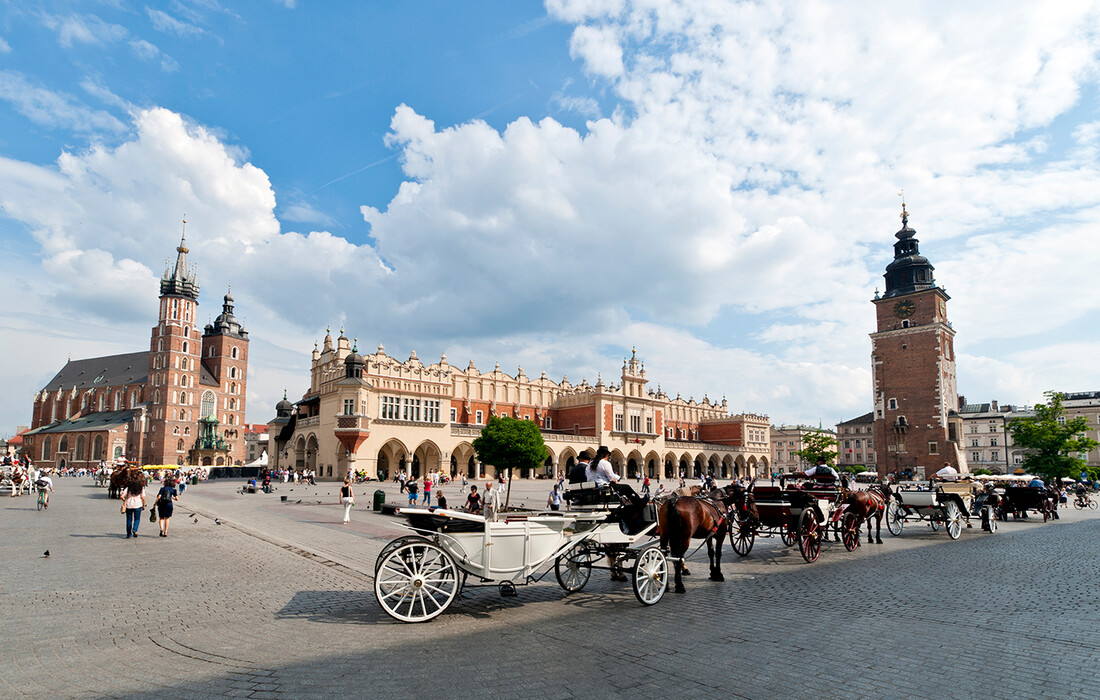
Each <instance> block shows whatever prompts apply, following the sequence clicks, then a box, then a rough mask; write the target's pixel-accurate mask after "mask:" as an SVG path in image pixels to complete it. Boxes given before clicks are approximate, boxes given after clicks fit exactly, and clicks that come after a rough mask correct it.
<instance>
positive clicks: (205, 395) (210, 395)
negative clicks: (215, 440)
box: [199, 389, 216, 418]
mask: <svg viewBox="0 0 1100 700" xmlns="http://www.w3.org/2000/svg"><path fill="white" fill-rule="evenodd" d="M215 401H216V399H215V398H214V392H212V391H210V390H209V389H207V390H206V391H204V392H202V405H201V406H200V408H199V413H200V414H202V415H201V416H200V418H206V417H207V416H209V415H212V414H213V413H214V402H215Z"/></svg>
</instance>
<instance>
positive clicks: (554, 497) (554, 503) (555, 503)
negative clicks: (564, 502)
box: [546, 484, 561, 510]
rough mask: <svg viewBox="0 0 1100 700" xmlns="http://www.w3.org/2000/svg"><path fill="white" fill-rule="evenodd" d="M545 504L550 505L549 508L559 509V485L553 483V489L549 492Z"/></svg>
mask: <svg viewBox="0 0 1100 700" xmlns="http://www.w3.org/2000/svg"><path fill="white" fill-rule="evenodd" d="M546 505H548V506H550V510H561V487H559V486H558V485H557V484H554V490H552V491H551V492H550V496H549V498H547V499H546Z"/></svg>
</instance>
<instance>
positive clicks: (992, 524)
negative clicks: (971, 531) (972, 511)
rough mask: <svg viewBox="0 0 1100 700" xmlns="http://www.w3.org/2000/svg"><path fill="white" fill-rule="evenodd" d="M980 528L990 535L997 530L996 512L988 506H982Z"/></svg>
mask: <svg viewBox="0 0 1100 700" xmlns="http://www.w3.org/2000/svg"><path fill="white" fill-rule="evenodd" d="M982 529H983V530H985V531H987V532H988V533H989V534H991V535H992V534H993V533H995V532H997V514H996V513H995V512H994V511H993V509H992V508H990V507H989V506H986V507H985V508H982Z"/></svg>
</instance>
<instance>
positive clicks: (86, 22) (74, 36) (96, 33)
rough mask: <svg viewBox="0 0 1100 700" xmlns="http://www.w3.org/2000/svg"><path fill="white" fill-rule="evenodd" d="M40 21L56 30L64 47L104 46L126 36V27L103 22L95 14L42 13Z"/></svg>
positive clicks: (59, 41)
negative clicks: (62, 15) (66, 15)
mask: <svg viewBox="0 0 1100 700" xmlns="http://www.w3.org/2000/svg"><path fill="white" fill-rule="evenodd" d="M42 23H43V24H45V25H46V27H48V28H49V29H53V30H55V31H56V32H57V40H58V43H60V44H61V45H62V46H63V47H65V48H72V46H73V45H74V44H91V45H95V46H106V45H107V44H113V43H115V42H116V41H120V40H122V39H125V38H126V35H127V34H128V33H129V32H128V30H127V29H126V27H123V26H121V25H118V24H111V23H109V22H104V21H103V20H102V19H100V18H99V17H97V16H95V15H69V16H68V17H58V16H56V15H42Z"/></svg>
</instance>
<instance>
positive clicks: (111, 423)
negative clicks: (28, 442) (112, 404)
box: [35, 409, 134, 434]
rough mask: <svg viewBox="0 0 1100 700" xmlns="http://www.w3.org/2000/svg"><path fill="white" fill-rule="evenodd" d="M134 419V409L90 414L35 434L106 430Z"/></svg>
mask: <svg viewBox="0 0 1100 700" xmlns="http://www.w3.org/2000/svg"><path fill="white" fill-rule="evenodd" d="M133 419H134V410H133V409H126V410H124V411H101V412H98V413H89V414H88V415H86V416H80V417H79V418H70V419H69V420H63V421H60V422H58V423H54V424H52V425H47V426H44V427H42V428H39V429H38V430H36V431H35V432H36V433H38V434H43V433H72V432H76V431H81V430H106V429H107V428H114V427H116V426H119V425H126V424H127V423H129V422H130V421H132V420H133Z"/></svg>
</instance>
